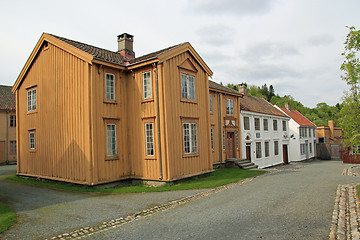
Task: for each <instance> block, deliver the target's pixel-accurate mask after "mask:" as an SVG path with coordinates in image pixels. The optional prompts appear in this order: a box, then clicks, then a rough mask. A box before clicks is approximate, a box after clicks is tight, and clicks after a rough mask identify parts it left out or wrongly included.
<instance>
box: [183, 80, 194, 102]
mask: <svg viewBox="0 0 360 240" xmlns="http://www.w3.org/2000/svg"><path fill="white" fill-rule="evenodd" d="M181 98H182V99H189V100H192V101H194V100H195V77H194V76H191V75H187V74H185V73H181Z"/></svg>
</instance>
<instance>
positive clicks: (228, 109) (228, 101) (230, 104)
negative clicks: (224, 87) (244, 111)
mask: <svg viewBox="0 0 360 240" xmlns="http://www.w3.org/2000/svg"><path fill="white" fill-rule="evenodd" d="M226 114H227V115H233V114H234V102H233V100H232V99H226Z"/></svg>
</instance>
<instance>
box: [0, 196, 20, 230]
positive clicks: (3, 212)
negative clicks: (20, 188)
mask: <svg viewBox="0 0 360 240" xmlns="http://www.w3.org/2000/svg"><path fill="white" fill-rule="evenodd" d="M15 219H16V214H15V212H14V211H13V210H12V209H11V208H10V207H9V206H8V205H6V204H4V203H1V202H0V233H2V232H4V231H6V230H7V229H8V228H9V227H11V226H12V225H13V224H14V223H15Z"/></svg>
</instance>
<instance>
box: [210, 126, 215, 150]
mask: <svg viewBox="0 0 360 240" xmlns="http://www.w3.org/2000/svg"><path fill="white" fill-rule="evenodd" d="M210 133H211V149H212V150H214V128H211V129H210Z"/></svg>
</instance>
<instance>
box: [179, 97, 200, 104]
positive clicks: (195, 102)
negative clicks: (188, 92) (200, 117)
mask: <svg viewBox="0 0 360 240" xmlns="http://www.w3.org/2000/svg"><path fill="white" fill-rule="evenodd" d="M181 102H183V103H192V104H197V101H196V100H189V99H183V98H182V99H181Z"/></svg>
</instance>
